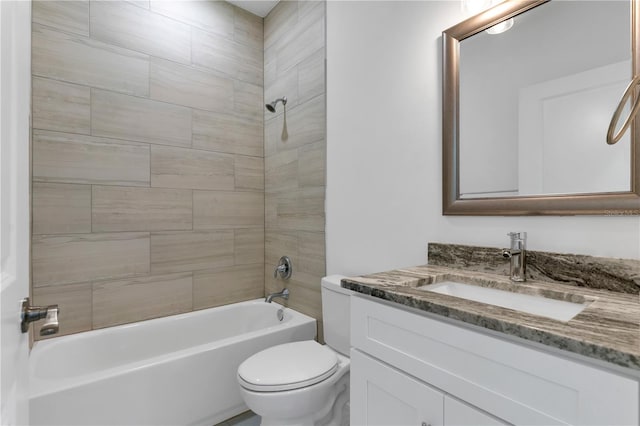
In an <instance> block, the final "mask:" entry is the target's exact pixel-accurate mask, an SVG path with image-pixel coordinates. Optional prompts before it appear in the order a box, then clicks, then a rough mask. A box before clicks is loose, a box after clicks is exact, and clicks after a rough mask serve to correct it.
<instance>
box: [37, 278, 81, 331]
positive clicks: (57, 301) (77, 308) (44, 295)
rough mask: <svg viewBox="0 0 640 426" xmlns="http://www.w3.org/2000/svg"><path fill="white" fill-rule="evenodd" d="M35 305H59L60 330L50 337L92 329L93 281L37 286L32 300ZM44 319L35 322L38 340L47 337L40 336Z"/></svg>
mask: <svg viewBox="0 0 640 426" xmlns="http://www.w3.org/2000/svg"><path fill="white" fill-rule="evenodd" d="M31 303H32V304H33V305H37V306H48V305H58V308H59V309H60V310H59V312H58V323H59V325H60V330H59V331H58V333H57V334H55V335H54V336H50V337H59V336H64V335H67V334H73V333H79V332H81V331H89V330H91V283H80V284H68V285H56V286H52V287H36V288H34V289H33V297H32V300H31ZM43 324H44V321H38V322H36V323H34V327H33V336H34V337H35V339H36V340H42V339H46V338H47V337H43V336H40V328H41V327H42V325H43Z"/></svg>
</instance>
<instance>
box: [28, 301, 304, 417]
mask: <svg viewBox="0 0 640 426" xmlns="http://www.w3.org/2000/svg"><path fill="white" fill-rule="evenodd" d="M280 308H282V307H281V306H280V305H278V304H276V303H265V302H264V301H263V300H262V299H260V300H252V301H248V302H241V303H236V304H233V305H227V306H222V307H217V308H212V309H206V310H202V311H196V312H190V313H187V314H181V315H175V316H171V317H165V318H158V319H153V320H148V321H143V322H138V323H134V324H127V325H122V326H118V327H111V328H106V329H102V330H94V331H89V332H86V333H80V334H75V335H70V336H64V337H59V338H57V339H51V340H44V341H39V342H36V344H35V345H34V347H33V350H32V351H31V355H30V361H29V362H30V366H29V369H30V372H29V376H30V383H29V385H30V390H29V412H30V424H31V425H34V426H35V425H67V426H70V425H83V426H86V425H136V426H138V425H207V426H211V425H214V424H216V423H218V422H221V421H223V420H225V419H227V418H229V417H232V416H234V415H236V414H240V413H242V412H243V411H245V410H247V407H246V406H245V404H244V402H243V401H242V397H241V396H240V392H239V390H238V384H237V381H236V370H237V368H238V366H239V365H240V363H241V362H242V361H244V360H245V359H246V358H248V357H249V356H251V355H252V354H254V353H256V352H258V351H260V350H262V349H265V348H267V347H270V346H273V345H277V344H280V343H285V342H292V341H298V340H307V339H313V338H314V337H315V335H316V322H315V320H314V319H313V318H311V317H308V316H306V315H303V314H301V313H299V312H296V311H294V310H291V309H288V308H285V309H284V318H283V320H282V321H280V320H279V319H278V315H277V311H278V309H280Z"/></svg>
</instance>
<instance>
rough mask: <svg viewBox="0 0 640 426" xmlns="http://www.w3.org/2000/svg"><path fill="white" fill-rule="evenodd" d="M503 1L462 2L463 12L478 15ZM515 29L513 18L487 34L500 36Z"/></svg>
mask: <svg viewBox="0 0 640 426" xmlns="http://www.w3.org/2000/svg"><path fill="white" fill-rule="evenodd" d="M502 1H503V0H461V2H462V3H461V5H462V11H463V12H464V13H466V14H469V15H472V16H473V15H477V14H478V13H480V12H483V11H485V10H486V9H490V8H492V7H493V6H495V5H497V4H498V3H501V2H502ZM511 27H513V18H510V19H507V20H505V21H502V22H500V23H499V24H496V25H494V26H493V27H491V28H488V29H487V30H486V33H487V34H492V35H493V34H500V33H503V32H505V31H507V30H509V29H510V28H511Z"/></svg>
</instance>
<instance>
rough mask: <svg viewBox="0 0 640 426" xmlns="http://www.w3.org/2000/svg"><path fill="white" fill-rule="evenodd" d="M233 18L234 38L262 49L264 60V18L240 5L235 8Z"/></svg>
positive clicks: (254, 47)
mask: <svg viewBox="0 0 640 426" xmlns="http://www.w3.org/2000/svg"><path fill="white" fill-rule="evenodd" d="M233 18H234V20H233V24H234V25H233V29H234V31H233V38H234V40H235V41H237V42H238V43H242V44H246V45H247V46H249V47H251V48H253V49H258V50H260V61H262V50H263V48H264V43H263V32H264V28H263V25H262V21H263V20H262V18H261V17H259V16H256V15H254V14H253V13H250V12H247V11H246V10H243V9H240V8H239V7H234V8H233Z"/></svg>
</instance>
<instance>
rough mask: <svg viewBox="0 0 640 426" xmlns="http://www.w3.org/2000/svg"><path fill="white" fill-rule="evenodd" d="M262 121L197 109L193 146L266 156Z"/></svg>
mask: <svg viewBox="0 0 640 426" xmlns="http://www.w3.org/2000/svg"><path fill="white" fill-rule="evenodd" d="M262 141H263V129H262V123H261V122H260V121H258V122H256V121H255V120H251V119H247V118H244V117H240V116H237V115H234V114H227V113H215V112H210V111H201V110H197V109H196V110H193V147H194V148H198V149H206V150H209V151H218V152H228V153H231V154H243V155H252V156H256V157H262V155H263V148H262Z"/></svg>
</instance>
